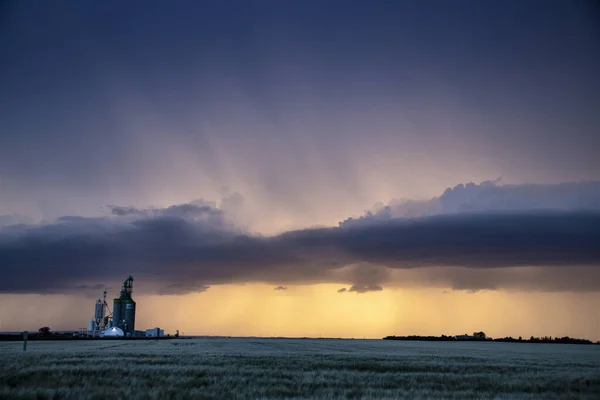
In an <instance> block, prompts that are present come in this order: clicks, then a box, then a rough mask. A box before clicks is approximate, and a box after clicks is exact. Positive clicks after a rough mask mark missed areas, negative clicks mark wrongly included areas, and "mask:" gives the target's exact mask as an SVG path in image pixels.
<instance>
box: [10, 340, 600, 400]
mask: <svg viewBox="0 0 600 400" xmlns="http://www.w3.org/2000/svg"><path fill="white" fill-rule="evenodd" d="M0 359H1V362H0V398H2V399H105V398H127V399H314V398H318V399H402V398H406V399H598V398H600V346H583V345H559V344H522V343H520V344H510V343H478V342H463V343H457V342H402V341H384V340H329V339H322V340H318V339H317V340H311V339H255V338H195V339H174V340H161V341H157V340H153V341H132V340H118V341H115V340H107V341H100V340H98V341H62V342H61V341H47V342H44V341H38V342H30V343H29V344H28V348H27V352H25V353H24V352H23V351H22V343H20V342H0Z"/></svg>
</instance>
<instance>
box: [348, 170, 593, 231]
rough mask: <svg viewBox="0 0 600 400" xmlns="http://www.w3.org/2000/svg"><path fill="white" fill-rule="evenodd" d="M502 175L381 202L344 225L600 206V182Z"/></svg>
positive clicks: (584, 208) (591, 208) (582, 208)
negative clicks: (506, 181) (517, 180)
mask: <svg viewBox="0 0 600 400" xmlns="http://www.w3.org/2000/svg"><path fill="white" fill-rule="evenodd" d="M499 182H500V179H496V180H493V181H484V182H481V183H480V184H474V183H468V184H466V185H464V184H460V185H457V186H455V187H453V188H448V189H446V190H445V191H444V193H443V194H442V195H441V196H439V197H434V198H432V199H430V200H410V199H394V200H392V201H390V202H389V204H387V205H384V204H382V203H379V204H377V205H376V206H375V207H374V208H375V209H374V210H372V211H369V212H366V213H365V215H363V216H361V217H359V218H348V219H347V220H345V221H343V222H341V223H340V225H341V226H349V225H354V224H361V223H365V222H369V221H381V220H389V219H393V218H418V217H426V216H432V215H439V214H455V213H464V212H499V211H531V210H600V182H569V183H561V184H558V185H537V184H528V185H499Z"/></svg>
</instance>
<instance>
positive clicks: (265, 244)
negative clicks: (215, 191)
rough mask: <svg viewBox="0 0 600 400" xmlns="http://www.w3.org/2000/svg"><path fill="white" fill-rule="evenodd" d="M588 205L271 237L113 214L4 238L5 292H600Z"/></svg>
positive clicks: (599, 258) (0, 252) (388, 221)
mask: <svg viewBox="0 0 600 400" xmlns="http://www.w3.org/2000/svg"><path fill="white" fill-rule="evenodd" d="M594 185H596V184H594ZM476 186H477V185H476ZM465 187H469V186H468V185H467V186H465ZM586 187H587V188H589V185H588V186H586ZM594 187H596V186H594ZM460 190H463V189H460ZM508 190H512V189H508ZM559 192H561V193H562V191H559ZM571 192H574V191H573V190H571ZM590 193H592V194H591V195H588V196H587V197H586V198H587V199H588V200H585V201H584V202H583V203H581V201H583V200H581V198H580V197H576V196H575V197H574V198H577V201H579V202H580V203H579V205H581V204H583V205H587V207H582V208H585V209H582V210H578V209H568V207H562V208H561V207H555V208H554V209H550V208H551V207H546V204H542V205H541V206H540V209H537V210H536V209H535V208H533V209H529V210H524V209H519V207H516V206H514V207H513V208H514V209H515V210H509V209H499V210H493V208H491V210H493V211H487V209H485V208H483V207H479V208H476V209H475V211H470V212H464V211H461V210H458V211H457V212H451V213H443V212H442V213H440V214H439V215H431V216H424V217H420V218H399V217H393V216H389V215H387V216H386V218H362V219H357V220H354V221H353V223H351V224H348V223H341V224H340V226H338V227H330V228H315V229H304V230H294V231H288V232H284V233H282V234H279V235H275V236H261V235H257V234H251V233H248V232H245V231H243V230H241V229H237V228H236V227H235V225H234V223H233V222H232V221H230V220H229V219H228V218H227V216H226V215H225V213H224V212H223V211H222V210H220V209H219V208H217V207H215V206H214V205H211V204H210V203H207V202H196V203H194V204H183V205H178V206H173V207H168V208H165V209H153V210H149V209H136V208H134V207H114V206H112V207H110V208H109V210H111V211H110V213H109V215H106V216H104V217H96V218H87V217H63V218H59V219H58V220H56V221H55V222H52V223H45V224H39V225H24V224H19V225H11V226H5V227H2V228H1V230H0V263H1V267H0V272H1V275H2V279H0V292H12V293H47V292H65V291H70V290H74V289H75V288H77V287H80V288H81V287H85V286H81V285H88V286H87V287H91V285H92V284H93V285H95V284H98V283H99V282H106V283H113V282H115V281H117V282H118V281H120V280H121V279H122V277H123V276H125V275H126V274H134V275H136V277H139V278H140V279H143V280H144V281H146V282H148V284H147V285H146V286H148V287H153V288H155V290H156V292H157V293H161V294H166V293H185V292H191V291H196V292H197V291H203V290H206V289H208V287H209V286H210V285H218V284H228V283H243V282H267V283H272V284H275V285H281V284H286V285H287V284H310V283H324V282H332V283H334V282H337V283H347V284H350V285H352V287H351V288H350V289H349V291H350V292H358V293H362V292H366V291H372V290H381V288H382V287H383V286H385V285H399V286H402V285H407V284H410V283H411V281H412V282H416V283H422V284H424V285H434V286H435V285H446V286H447V287H452V288H455V289H464V290H476V289H500V288H534V289H538V290H573V291H578V290H583V291H598V290H600V279H597V278H599V277H600V274H599V272H600V210H599V209H598V207H596V206H595V205H596V204H597V203H594V202H593V196H595V193H596V192H590ZM446 195H447V193H444V196H446ZM444 196H442V197H444ZM567 197H568V196H567ZM589 199H592V200H589ZM432 271H435V272H433V273H432ZM402 277H404V279H406V281H404V282H402Z"/></svg>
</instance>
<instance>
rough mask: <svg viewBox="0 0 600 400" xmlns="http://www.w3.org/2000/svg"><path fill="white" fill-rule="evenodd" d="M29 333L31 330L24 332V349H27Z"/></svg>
mask: <svg viewBox="0 0 600 400" xmlns="http://www.w3.org/2000/svg"><path fill="white" fill-rule="evenodd" d="M28 335H29V332H27V331H25V332H23V351H27V336H28Z"/></svg>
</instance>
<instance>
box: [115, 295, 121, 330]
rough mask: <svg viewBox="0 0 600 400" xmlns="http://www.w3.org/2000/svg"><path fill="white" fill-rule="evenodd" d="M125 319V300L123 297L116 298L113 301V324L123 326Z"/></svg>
mask: <svg viewBox="0 0 600 400" xmlns="http://www.w3.org/2000/svg"><path fill="white" fill-rule="evenodd" d="M122 320H123V302H122V301H121V299H115V300H114V302H113V326H115V327H117V328H122V326H121V325H122Z"/></svg>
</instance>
